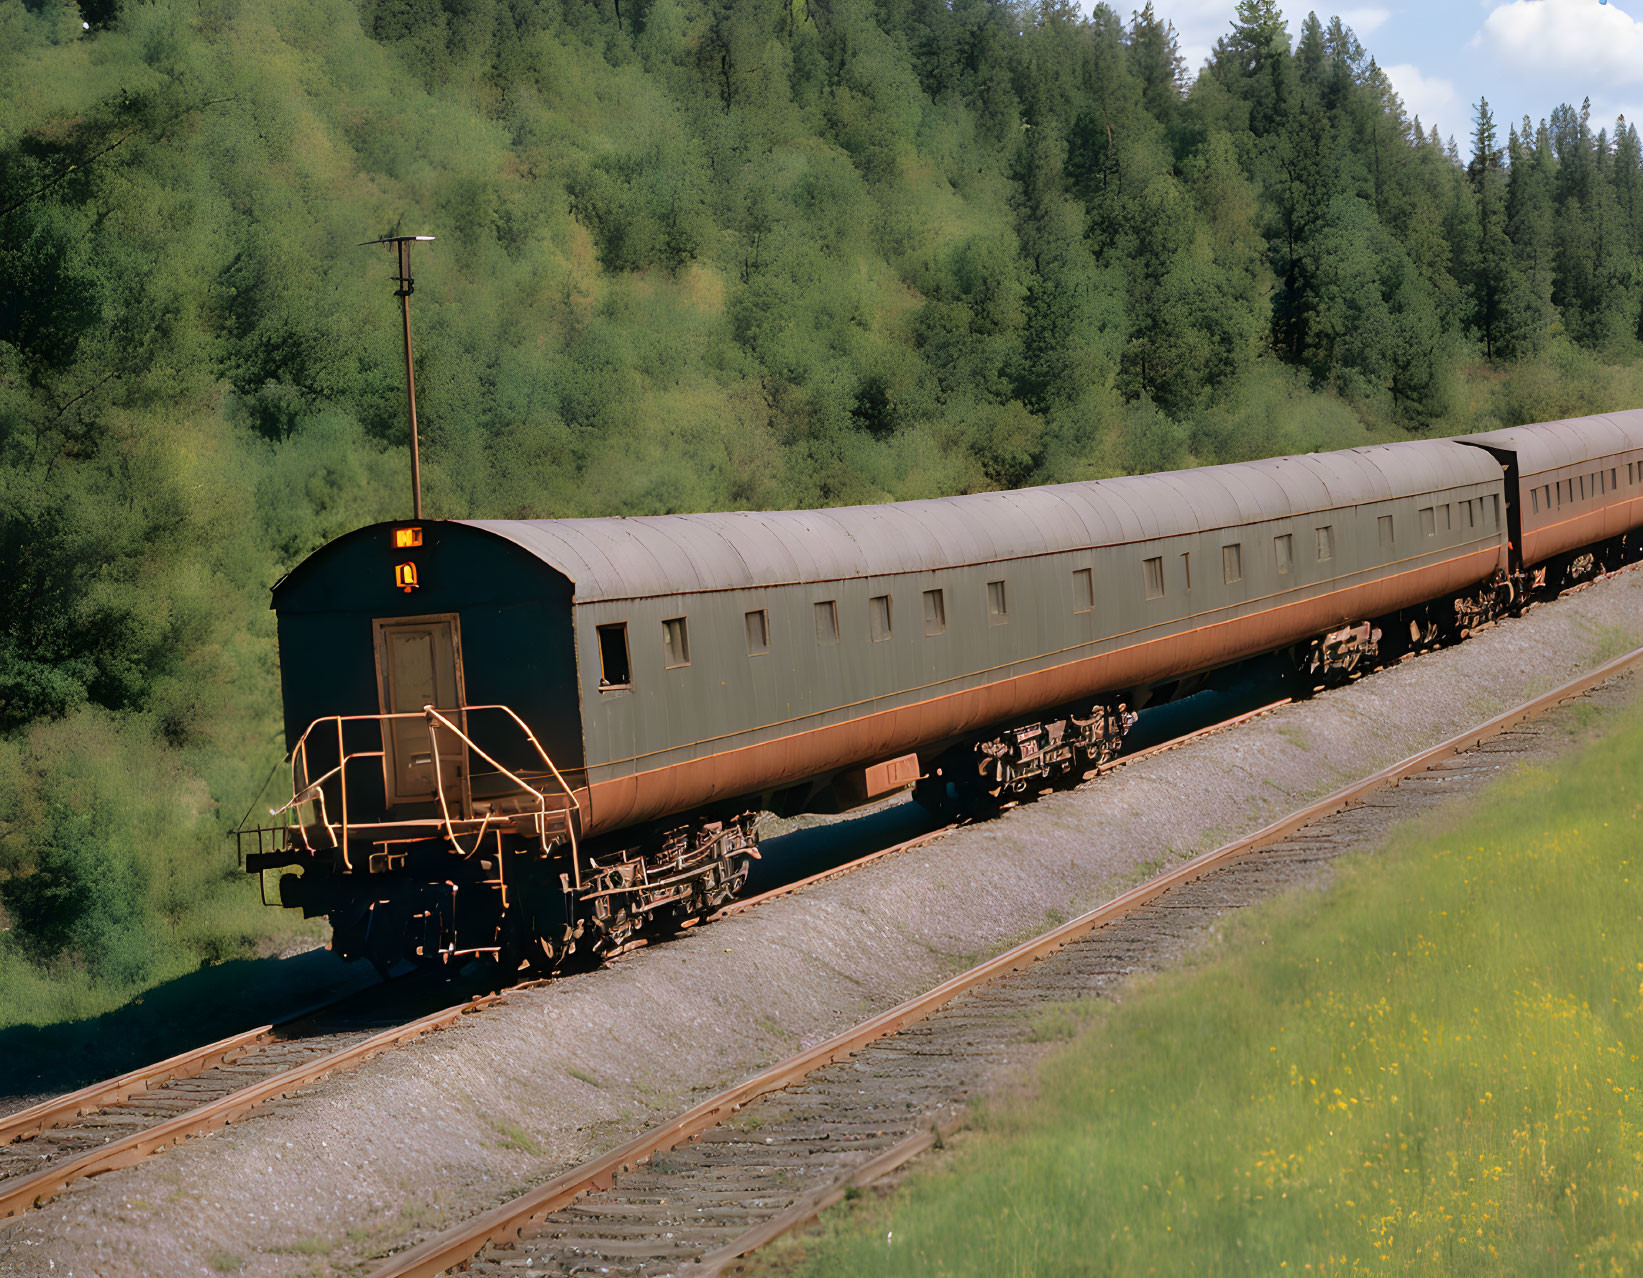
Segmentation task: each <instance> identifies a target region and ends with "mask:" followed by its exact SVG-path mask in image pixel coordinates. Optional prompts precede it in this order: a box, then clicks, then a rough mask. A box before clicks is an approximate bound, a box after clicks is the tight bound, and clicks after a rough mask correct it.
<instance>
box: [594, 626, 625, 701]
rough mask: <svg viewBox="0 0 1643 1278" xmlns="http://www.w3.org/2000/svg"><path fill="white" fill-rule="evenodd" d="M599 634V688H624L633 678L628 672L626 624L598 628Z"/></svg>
mask: <svg viewBox="0 0 1643 1278" xmlns="http://www.w3.org/2000/svg"><path fill="white" fill-rule="evenodd" d="M598 634H599V686H600V687H601V688H626V687H628V686H630V685H631V684H632V683H633V676H632V675H631V674H629V672H628V623H627V622H625V621H618V622H616V623H614V624H613V625H609V626H600V627H598Z"/></svg>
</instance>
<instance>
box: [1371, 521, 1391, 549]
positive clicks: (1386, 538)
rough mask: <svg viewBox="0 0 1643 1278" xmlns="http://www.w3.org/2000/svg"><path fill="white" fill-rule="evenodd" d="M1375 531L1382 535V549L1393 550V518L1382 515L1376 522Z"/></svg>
mask: <svg viewBox="0 0 1643 1278" xmlns="http://www.w3.org/2000/svg"><path fill="white" fill-rule="evenodd" d="M1375 531H1376V532H1377V533H1378V534H1379V535H1380V539H1381V549H1382V550H1390V549H1391V548H1392V516H1391V515H1382V516H1380V517H1379V518H1378V519H1376V520H1375Z"/></svg>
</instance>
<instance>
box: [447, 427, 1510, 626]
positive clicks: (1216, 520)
mask: <svg viewBox="0 0 1643 1278" xmlns="http://www.w3.org/2000/svg"><path fill="white" fill-rule="evenodd" d="M1442 443H1443V441H1427V442H1425V443H1398V444H1383V445H1376V446H1372V447H1366V448H1354V449H1347V450H1345V451H1342V452H1332V453H1312V454H1307V455H1305V456H1297V457H1279V458H1270V459H1266V460H1262V461H1253V462H1239V463H1234V464H1232V465H1226V466H1209V467H1203V468H1201V469H1197V470H1182V471H1170V472H1166V473H1163V474H1157V475H1135V476H1127V477H1121V478H1116V479H1101V480H1090V481H1086V482H1081V483H1070V484H1054V485H1047V486H1043V487H1038V488H1026V489H1019V490H1016V491H1010V492H993V493H976V494H972V495H967V496H962V497H942V498H936V499H934V500H928V501H905V502H889V503H886V504H884V505H878V506H847V507H840V508H837V509H832V510H789V511H729V512H723V513H709V514H695V515H648V516H634V517H628V518H602V519H509V520H463V521H460V522H462V523H464V524H466V525H468V526H470V527H473V528H477V529H480V530H483V531H485V532H488V533H492V534H494V535H496V536H498V537H502V538H505V539H506V540H508V541H510V542H512V543H514V544H515V545H517V546H519V547H520V548H521V549H523V550H525V551H527V552H528V553H530V554H531V555H533V556H535V557H536V558H537V559H539V560H541V561H542V562H544V563H545V564H547V565H549V566H550V567H552V568H553V569H554V570H556V571H557V572H559V573H561V574H563V575H564V576H565V577H566V578H568V579H569V580H570V581H571V582H572V583H574V587H575V597H576V599H577V600H578V601H579V602H590V601H594V600H610V599H632V598H644V597H648V596H652V595H662V594H673V593H680V592H686V591H697V590H734V589H746V588H751V587H760V586H774V585H781V584H786V583H792V582H803V581H831V580H839V579H843V578H851V577H868V576H883V575H888V574H892V573H907V572H920V571H933V570H937V569H943V568H954V567H959V566H961V565H964V564H970V563H984V562H990V561H994V560H1004V559H1013V558H1027V557H1031V556H1035V555H1042V554H1046V553H1058V552H1063V551H1068V550H1075V549H1081V548H1084V547H1089V546H1100V545H1113V544H1123V543H1129V542H1138V541H1148V540H1151V539H1154V538H1161V537H1168V536H1174V535H1177V534H1180V533H1185V532H1196V531H1203V530H1209V529H1214V528H1221V527H1234V526H1237V525H1240V524H1246V523H1251V522H1257V521H1260V520H1267V519H1282V518H1286V517H1291V516H1297V515H1304V514H1306V513H1308V512H1310V511H1315V510H1325V509H1330V508H1333V507H1338V506H1343V505H1353V504H1357V503H1359V502H1365V501H1375V500H1383V499H1386V498H1390V497H1397V496H1411V495H1414V494H1418V493H1423V492H1429V491H1433V490H1436V489H1441V488H1445V487H1452V486H1456V485H1461V484H1468V483H1488V482H1491V481H1495V480H1498V479H1499V476H1500V470H1499V466H1498V464H1497V463H1496V462H1495V461H1494V460H1493V458H1491V457H1490V456H1489V454H1487V453H1486V452H1483V451H1482V450H1480V449H1475V448H1464V447H1458V446H1455V447H1443V446H1442Z"/></svg>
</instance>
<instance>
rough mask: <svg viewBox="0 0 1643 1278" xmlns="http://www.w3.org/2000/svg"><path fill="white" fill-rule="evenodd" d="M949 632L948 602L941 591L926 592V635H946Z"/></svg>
mask: <svg viewBox="0 0 1643 1278" xmlns="http://www.w3.org/2000/svg"><path fill="white" fill-rule="evenodd" d="M946 630H947V602H946V600H944V599H943V598H942V597H941V591H939V590H926V591H925V592H924V633H925V634H927V635H939V634H944V633H945V632H946Z"/></svg>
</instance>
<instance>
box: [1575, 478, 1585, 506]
mask: <svg viewBox="0 0 1643 1278" xmlns="http://www.w3.org/2000/svg"><path fill="white" fill-rule="evenodd" d="M1575 479H1576V480H1577V481H1578V482H1579V484H1580V500H1581V501H1585V500H1586V476H1584V475H1576V476H1575Z"/></svg>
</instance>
